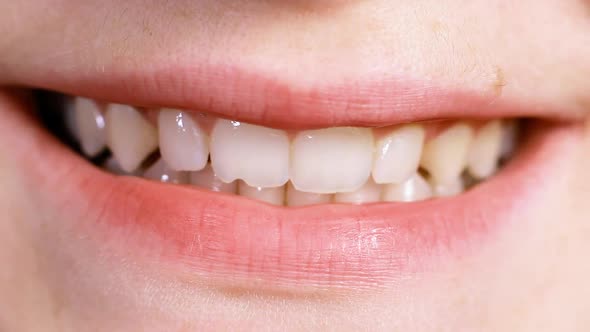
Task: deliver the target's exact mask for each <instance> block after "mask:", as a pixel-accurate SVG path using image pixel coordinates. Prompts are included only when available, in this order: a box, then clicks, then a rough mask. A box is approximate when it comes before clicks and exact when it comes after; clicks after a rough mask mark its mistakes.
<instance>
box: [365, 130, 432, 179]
mask: <svg viewBox="0 0 590 332" xmlns="http://www.w3.org/2000/svg"><path fill="white" fill-rule="evenodd" d="M423 144H424V128H422V126H419V125H407V126H403V127H400V128H396V129H394V130H393V131H391V132H389V133H388V134H387V135H385V136H383V137H381V138H380V139H379V140H377V144H376V152H375V164H374V166H373V179H374V180H375V182H376V183H401V182H403V181H405V180H406V179H408V178H409V177H410V176H412V174H414V173H416V170H418V165H419V164H420V156H421V155H422V146H423Z"/></svg>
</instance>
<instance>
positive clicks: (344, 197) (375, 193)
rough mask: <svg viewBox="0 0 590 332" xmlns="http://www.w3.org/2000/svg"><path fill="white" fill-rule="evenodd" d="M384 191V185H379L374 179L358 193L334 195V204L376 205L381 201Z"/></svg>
mask: <svg viewBox="0 0 590 332" xmlns="http://www.w3.org/2000/svg"><path fill="white" fill-rule="evenodd" d="M382 190H383V185H380V184H377V183H375V182H374V181H373V180H372V179H369V180H368V181H367V183H365V185H364V186H362V187H361V188H360V189H358V190H357V191H354V192H351V193H338V194H336V195H334V202H335V203H352V204H365V203H375V202H379V201H380V200H381V191H382Z"/></svg>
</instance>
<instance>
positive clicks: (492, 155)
mask: <svg viewBox="0 0 590 332" xmlns="http://www.w3.org/2000/svg"><path fill="white" fill-rule="evenodd" d="M501 145H502V123H501V122H500V121H499V120H496V121H491V122H489V123H487V124H486V125H485V126H483V127H481V128H480V129H479V130H478V131H477V133H476V135H475V137H474V139H473V142H472V143H471V147H470V148H469V156H468V158H467V169H468V170H469V173H470V174H471V175H473V176H474V177H475V178H478V179H484V178H487V177H489V176H490V175H492V174H493V173H494V172H495V171H496V168H497V166H498V160H499V158H500V152H501V151H500V150H501V148H502V146H501Z"/></svg>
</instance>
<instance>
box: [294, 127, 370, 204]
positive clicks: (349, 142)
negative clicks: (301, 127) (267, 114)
mask: <svg viewBox="0 0 590 332" xmlns="http://www.w3.org/2000/svg"><path fill="white" fill-rule="evenodd" d="M373 148H374V146H373V133H372V131H371V130H370V129H367V128H353V127H339V128H328V129H319V130H308V131H303V132H300V133H298V134H297V136H296V137H295V139H294V141H293V146H292V160H291V181H292V182H293V185H294V186H295V188H297V190H300V191H305V192H313V193H320V194H327V193H337V192H352V191H355V190H357V189H359V188H360V187H362V186H363V184H364V183H365V182H367V179H368V178H369V176H370V174H371V169H372V166H373Z"/></svg>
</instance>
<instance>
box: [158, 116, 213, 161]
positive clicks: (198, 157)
mask: <svg viewBox="0 0 590 332" xmlns="http://www.w3.org/2000/svg"><path fill="white" fill-rule="evenodd" d="M158 133H159V138H160V153H161V154H162V158H164V160H166V163H167V164H168V165H169V166H170V167H171V168H172V169H175V170H179V171H199V170H201V169H203V168H204V167H205V165H207V159H208V158H209V144H208V141H207V134H206V133H205V132H204V131H203V129H201V127H200V126H199V124H198V123H197V122H195V121H194V120H193V118H192V117H191V116H190V115H189V114H188V113H186V112H183V111H179V110H172V109H166V110H162V111H160V113H159V114H158Z"/></svg>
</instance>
